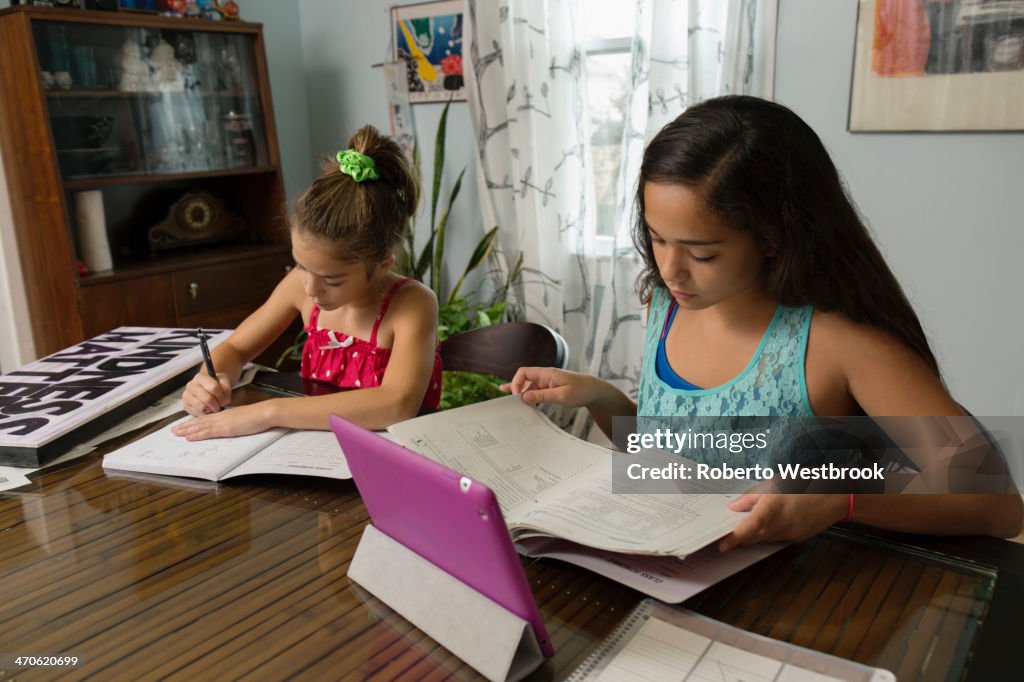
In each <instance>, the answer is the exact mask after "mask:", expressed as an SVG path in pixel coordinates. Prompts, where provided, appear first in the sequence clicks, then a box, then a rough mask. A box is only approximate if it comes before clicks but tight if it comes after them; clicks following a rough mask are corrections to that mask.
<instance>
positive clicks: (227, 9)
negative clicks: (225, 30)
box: [219, 0, 241, 21]
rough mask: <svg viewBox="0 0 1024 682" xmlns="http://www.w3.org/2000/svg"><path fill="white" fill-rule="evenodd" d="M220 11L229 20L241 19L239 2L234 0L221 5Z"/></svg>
mask: <svg viewBox="0 0 1024 682" xmlns="http://www.w3.org/2000/svg"><path fill="white" fill-rule="evenodd" d="M219 7H220V13H221V14H223V15H224V18H225V19H227V20H228V21H237V20H239V19H241V17H240V16H238V3H237V2H235V1H234V0H228V1H227V2H225V3H224V4H223V5H219Z"/></svg>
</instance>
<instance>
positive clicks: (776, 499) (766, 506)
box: [718, 493, 849, 552]
mask: <svg viewBox="0 0 1024 682" xmlns="http://www.w3.org/2000/svg"><path fill="white" fill-rule="evenodd" d="M848 502H849V495H809V494H808V495H771V494H762V493H746V494H745V495H742V496H740V497H739V498H737V499H735V500H733V501H732V502H730V503H729V509H732V510H733V511H748V512H750V514H749V516H747V517H746V518H745V519H743V520H742V521H740V523H739V525H738V526H736V529H735V530H734V531H733V532H732V533H729V535H726V536H725V537H724V538H722V539H721V540H719V541H718V549H719V550H720V551H722V552H725V551H728V550H730V549H732V548H733V547H736V546H737V545H753V544H755V543H758V542H780V541H786V542H798V541H800V540H806V539H807V538H809V537H811V536H812V535H817V534H818V533H820V532H821V531H823V530H825V529H826V528H828V527H829V526H831V525H832V524H833V523H837V522H839V521H842V520H843V519H844V518H846V513H847V509H848V506H847V505H848Z"/></svg>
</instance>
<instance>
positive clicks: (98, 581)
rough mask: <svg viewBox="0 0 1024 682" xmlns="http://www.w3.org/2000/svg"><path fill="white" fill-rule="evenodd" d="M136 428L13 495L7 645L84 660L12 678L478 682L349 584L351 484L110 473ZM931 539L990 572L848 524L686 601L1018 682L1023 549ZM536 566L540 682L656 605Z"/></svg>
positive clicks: (922, 666) (5, 586) (876, 659)
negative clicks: (548, 654)
mask: <svg viewBox="0 0 1024 682" xmlns="http://www.w3.org/2000/svg"><path fill="white" fill-rule="evenodd" d="M149 430H152V429H151V428H148V429H146V430H144V431H149ZM136 435H138V434H136ZM131 437H132V436H127V437H124V438H121V439H120V440H119V441H114V442H113V443H111V444H109V445H107V446H104V447H103V448H101V449H100V450H99V451H97V453H96V454H95V455H94V456H90V458H88V459H86V460H84V461H79V462H77V463H73V464H71V465H68V466H65V467H63V468H58V469H57V470H54V471H49V472H44V473H43V475H41V476H40V477H38V479H37V480H36V481H35V482H34V484H33V485H32V486H30V487H27V488H22V489H21V490H19V491H18V492H15V493H0V587H2V600H0V652H4V653H14V654H68V655H78V656H80V657H81V658H82V659H83V661H84V662H83V664H82V665H81V666H80V667H78V668H76V669H73V670H68V669H52V670H46V669H42V668H34V669H32V670H29V671H17V670H0V679H14V678H16V679H19V680H27V679H31V680H34V679H94V680H155V679H165V678H170V679H188V680H206V679H217V680H222V679H236V678H248V679H254V680H277V679H289V678H293V679H301V680H335V679H346V680H347V679H352V680H360V679H375V680H378V679H379V680H392V679H416V680H418V679H459V680H462V679H475V678H476V674H475V673H474V671H473V670H472V669H469V668H467V667H466V666H465V665H463V664H462V663H461V662H460V661H459V660H458V659H456V658H454V657H453V656H451V655H450V654H448V653H447V652H446V651H445V650H443V649H441V648H439V647H438V646H437V645H436V644H435V643H433V642H432V641H431V640H429V639H428V638H426V636H425V635H423V634H422V633H421V632H420V631H418V630H417V629H415V628H413V627H411V626H410V625H409V624H408V623H406V622H405V621H404V620H403V619H402V618H400V617H398V616H396V615H395V614H394V613H393V612H391V611H390V609H388V608H387V607H386V606H384V605H383V604H381V603H380V602H379V601H377V600H376V599H374V598H373V597H371V596H370V595H368V594H367V593H366V592H365V591H363V590H361V589H360V588H359V587H358V586H356V585H354V584H352V583H350V582H349V580H348V578H347V577H346V568H347V566H348V562H349V560H350V559H351V557H352V553H353V551H354V549H355V547H356V543H357V542H358V539H359V535H360V532H361V531H362V528H363V526H364V525H365V524H366V522H367V521H368V517H367V514H366V510H365V508H364V507H363V505H362V503H361V501H360V500H359V497H358V495H357V494H356V490H355V486H354V485H353V484H352V483H351V482H336V481H327V480H323V479H307V478H302V477H282V476H274V477H270V476H267V477H247V478H243V479H241V480H239V479H235V480H234V481H230V482H228V483H226V484H207V483H201V482H196V483H194V484H192V483H179V482H176V481H178V479H173V480H172V481H173V482H172V481H167V480H164V481H155V482H154V481H139V480H133V479H128V478H115V477H112V476H107V475H105V474H104V472H103V470H102V469H101V467H100V463H99V455H100V454H102V453H103V452H105V451H107V450H109V449H112V448H113V447H115V446H116V445H118V444H120V443H123V442H125V441H126V440H127V439H130V438H131ZM940 545H941V546H940ZM932 549H941V550H943V551H945V552H947V553H953V554H957V553H959V554H961V555H962V554H964V553H965V552H967V553H974V554H975V555H976V556H980V557H982V560H983V561H984V562H985V563H987V564H988V565H989V566H991V567H993V568H989V567H987V566H985V565H975V564H970V563H964V562H962V561H959V560H941V559H937V558H936V557H935V555H933V554H923V553H919V550H905V548H904V547H903V546H902V545H894V544H890V543H888V542H886V541H880V540H877V539H873V538H866V539H865V538H863V537H861V536H857V535H850V534H846V533H843V532H838V533H831V534H828V535H824V536H821V537H820V538H818V539H816V540H812V541H810V542H808V543H802V544H800V545H796V546H793V547H790V548H787V549H786V550H783V551H782V552H780V553H778V554H776V555H774V556H773V557H770V558H769V559H768V560H766V561H764V562H762V563H761V564H759V565H757V566H753V567H751V568H750V569H748V570H746V571H744V572H742V573H740V574H738V575H736V576H733V577H732V578H730V579H728V580H726V581H723V582H722V583H719V584H718V585H716V586H715V587H713V588H712V589H710V590H707V591H705V592H704V593H702V594H701V595H698V596H697V597H695V598H694V599H692V600H690V602H688V603H687V606H689V607H690V608H693V609H695V610H698V611H700V612H703V613H706V614H708V615H711V616H713V617H715V618H718V619H720V620H723V621H726V622H729V623H733V624H737V625H740V626H742V627H746V628H748V629H751V630H753V631H755V632H761V633H764V634H770V635H772V636H774V637H778V638H780V639H785V640H789V641H795V642H797V643H800V644H803V645H805V646H810V647H813V648H816V649H820V650H823V651H830V652H833V653H836V654H839V655H843V656H846V657H848V658H854V659H856V660H860V661H863V662H867V663H873V664H880V665H885V666H886V667H888V668H890V669H892V670H900V671H901V672H902V673H904V674H903V675H901V676H900V679H901V680H904V679H918V678H919V673H920V672H921V671H922V670H924V674H923V675H920V679H947V674H946V673H948V672H949V670H953V671H954V673H953V675H954V676H953V677H952V679H959V678H960V673H959V672H958V670H959V668H957V667H956V666H960V668H962V667H963V664H964V663H966V665H967V669H968V673H967V676H968V679H986V680H988V679H1013V678H1012V677H1010V678H1001V677H1000V676H998V674H997V673H999V672H1002V673H1004V674H1005V673H1007V672H1008V669H1007V668H1006V665H1008V664H1011V663H1014V661H1015V660H1016V656H1015V654H1016V653H1017V652H1016V651H1015V650H1014V648H1015V647H1016V646H1017V645H1016V641H1017V635H1015V634H1014V633H1015V631H1016V628H1015V627H1012V626H1013V624H1014V621H1013V619H1014V618H1016V617H1017V616H1019V615H1020V609H1021V607H1022V606H1024V604H1022V603H1021V601H1020V595H1021V594H1022V592H1021V584H1022V582H1024V577H1022V570H1024V569H1022V567H1024V548H1021V547H1019V546H1017V545H1012V544H1011V543H1005V542H996V541H990V540H945V541H938V543H937V544H936V545H935V546H933V547H932ZM986 552H987V553H986ZM525 565H526V570H527V574H528V576H529V579H530V582H531V584H532V585H533V588H534V593H535V595H536V597H537V601H538V603H539V604H540V607H541V610H542V612H543V614H544V618H545V621H546V623H547V626H548V629H549V631H550V633H551V636H552V640H553V643H554V647H555V650H556V652H557V653H556V655H555V657H554V658H553V659H551V660H550V661H548V662H547V663H546V664H545V665H544V667H543V668H541V669H540V670H539V671H538V672H537V673H535V674H534V675H533V676H532V677H531V679H534V680H547V679H562V678H563V677H564V676H565V675H566V674H568V673H569V672H570V671H572V670H573V669H574V668H575V667H576V666H577V665H579V664H580V663H581V662H582V661H583V659H584V658H585V657H586V655H587V654H588V653H589V652H590V651H591V650H592V649H593V648H594V647H595V646H596V644H597V643H598V642H599V641H600V640H601V639H603V638H604V637H605V636H606V635H608V634H609V633H610V632H611V630H612V629H613V628H614V627H615V625H616V624H617V623H618V622H620V620H621V619H622V618H623V617H624V616H625V615H626V613H628V611H629V610H630V609H631V608H632V607H633V606H634V605H635V604H636V603H637V602H638V601H639V599H640V598H641V595H639V594H637V593H636V592H633V591H632V590H629V589H626V588H624V587H621V586H620V585H618V584H616V583H612V582H610V581H608V580H605V579H604V578H600V577H598V576H595V575H593V574H590V573H588V572H586V571H583V570H581V569H577V568H575V567H572V566H568V565H565V564H561V563H557V562H550V561H543V560H542V561H533V562H527V563H526V564H525ZM998 566H1002V568H999V569H998V572H997V570H996V567H998ZM979 623H981V625H980V627H979ZM1008 626H1009V627H1008ZM976 634H977V636H976ZM1011 655H1013V658H1009V657H1010V656H1011ZM1004 656H1006V657H1008V658H1006V660H1002V658H1003V657H1004ZM1014 668H1016V666H1015V665H1014ZM993 675H996V676H993ZM1016 679H1019V678H1016Z"/></svg>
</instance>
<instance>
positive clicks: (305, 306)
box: [174, 126, 441, 440]
mask: <svg viewBox="0 0 1024 682" xmlns="http://www.w3.org/2000/svg"><path fill="white" fill-rule="evenodd" d="M417 201H418V188H417V184H416V180H415V178H414V176H413V175H412V173H411V171H410V169H409V166H408V164H407V163H406V161H405V157H404V156H403V155H402V151H401V149H400V148H399V146H398V145H397V144H396V143H395V142H394V141H393V140H391V139H390V138H387V137H385V136H382V135H381V134H380V133H379V132H378V131H377V130H376V129H375V128H373V127H372V126H366V127H364V128H362V129H361V130H359V131H358V132H356V134H355V135H353V136H352V139H351V140H350V141H349V149H347V150H345V151H343V152H339V153H338V156H337V161H331V162H328V163H326V164H325V165H324V169H323V173H322V174H321V176H320V177H319V178H317V179H316V180H315V181H314V182H313V184H312V185H311V186H310V187H309V189H307V190H306V192H305V193H304V194H303V195H302V196H301V197H299V199H298V200H297V202H296V205H295V209H294V212H293V217H292V227H291V241H292V257H293V258H294V259H295V267H294V268H293V269H292V270H291V271H290V272H289V273H288V274H287V275H285V277H284V279H283V280H281V283H280V284H278V285H277V287H276V288H275V289H274V292H273V293H272V294H271V295H270V298H269V299H268V300H267V302H266V303H264V304H263V305H262V306H260V308H259V309H258V310H256V312H254V313H253V314H252V315H250V316H249V317H248V318H246V320H245V321H244V322H242V324H241V325H239V327H238V329H236V330H235V331H234V332H233V333H232V334H231V336H230V337H228V339H227V340H226V341H224V342H223V343H222V344H220V345H219V346H218V347H217V348H216V349H215V350H214V351H213V364H214V368H215V369H216V370H217V376H216V377H212V376H210V375H209V374H208V373H207V372H206V370H205V369H201V370H200V372H199V373H198V374H197V375H196V376H195V377H194V378H193V379H192V380H191V381H190V382H189V383H188V385H187V386H186V387H185V392H184V394H183V395H182V403H183V405H184V408H185V410H186V411H187V412H188V413H189V414H192V415H194V416H195V417H196V418H195V419H191V420H189V421H186V422H183V423H182V424H179V425H178V426H176V427H175V428H174V433H176V434H177V435H179V436H185V437H186V438H188V439H189V440H201V439H204V438H216V437H223V436H239V435H244V434H249V433H256V432H259V431H264V430H266V429H269V428H272V427H275V426H282V427H288V428H299V429H326V428H327V416H328V415H329V414H331V413H332V412H336V413H338V414H340V415H342V416H344V417H346V418H347V419H350V420H352V421H354V422H356V423H358V424H360V425H362V426H365V427H367V428H371V429H379V428H383V427H385V426H388V425H389V424H392V423H394V422H397V421H401V420H403V419H408V418H410V417H413V416H415V415H416V413H417V411H418V410H419V409H420V407H421V406H422V407H429V408H436V407H437V406H438V402H439V399H440V395H441V359H440V356H439V355H438V354H437V299H436V297H435V296H434V293H433V292H432V291H431V290H430V289H428V288H427V287H425V286H423V285H422V284H420V283H419V282H416V281H415V280H411V279H410V278H405V277H401V276H399V275H398V274H396V273H394V272H392V266H393V265H394V262H395V255H394V254H395V251H396V249H397V248H399V246H400V244H401V241H402V237H403V234H404V230H405V226H406V224H407V221H408V219H409V218H410V217H411V216H412V215H413V214H414V212H415V210H416V204H417ZM296 315H301V316H302V320H303V322H304V325H305V328H306V331H307V332H308V333H309V336H308V338H307V339H306V343H305V346H304V347H303V350H302V376H303V377H306V378H311V379H316V380H318V381H324V382H329V383H333V384H336V385H337V386H341V387H343V388H350V389H360V390H358V391H345V392H341V393H337V394H334V395H327V396H316V397H305V398H278V399H273V400H265V401H263V402H260V403H257V404H254V405H245V406H242V407H235V408H232V409H228V410H224V409H222V408H224V407H225V406H227V405H228V404H229V403H230V402H231V386H232V384H233V383H234V382H235V381H237V380H238V377H239V375H240V374H241V370H242V366H243V365H244V364H245V363H246V362H248V361H249V360H251V359H253V358H254V357H256V356H257V355H259V354H260V353H261V352H262V351H263V350H264V349H266V348H267V347H268V346H269V345H270V344H271V343H272V342H273V341H274V340H275V339H276V338H277V337H278V336H280V335H281V334H282V333H283V332H284V331H285V329H286V328H287V327H288V325H289V324H291V322H292V320H294V319H295V316H296Z"/></svg>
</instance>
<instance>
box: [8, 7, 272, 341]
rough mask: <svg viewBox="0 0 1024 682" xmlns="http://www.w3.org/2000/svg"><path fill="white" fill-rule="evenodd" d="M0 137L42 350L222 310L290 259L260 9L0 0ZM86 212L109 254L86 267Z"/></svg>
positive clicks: (218, 317)
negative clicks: (149, 9)
mask: <svg viewBox="0 0 1024 682" xmlns="http://www.w3.org/2000/svg"><path fill="white" fill-rule="evenodd" d="M0 147H2V151H3V155H4V157H3V158H4V168H5V173H6V177H7V182H8V191H9V195H10V199H11V205H12V206H11V207H12V213H13V217H14V233H15V238H16V242H17V248H18V252H19V257H20V262H21V267H22V273H23V276H24V280H25V294H26V298H27V300H28V305H29V309H30V312H31V323H32V335H33V340H34V342H35V349H36V353H37V354H38V355H47V354H50V353H52V352H55V351H57V350H60V349H61V348H65V347H67V346H70V345H72V344H75V343H78V342H80V341H82V340H83V339H85V338H88V337H90V336H94V335H96V334H99V333H101V332H103V331H106V330H108V329H111V328H113V327H116V326H119V325H147V326H160V327H171V326H189V327H191V326H205V327H230V326H234V325H236V324H238V322H240V321H241V320H242V319H243V318H244V317H245V316H246V315H247V314H248V313H250V312H252V310H254V309H255V308H256V307H257V306H258V305H259V304H260V303H262V302H263V301H264V300H265V299H266V297H267V296H268V295H269V294H270V292H271V290H272V289H273V287H274V286H275V285H276V284H277V282H278V281H280V279H281V277H282V276H283V275H284V274H285V272H287V268H288V267H289V266H290V263H291V259H290V255H289V249H288V243H287V242H288V233H287V220H286V208H285V197H284V189H283V183H282V178H281V170H280V158H279V151H278V146H277V137H276V131H275V127H274V115H273V109H272V105H271V98H270V87H269V83H268V79H267V67H266V61H265V57H264V49H263V35H262V29H261V26H260V25H259V24H248V23H243V22H223V21H208V20H200V19H184V18H177V17H161V16H156V15H147V14H137V13H126V12H99V11H83V10H61V9H54V8H46V7H32V6H27V7H26V6H18V7H12V8H9V9H6V10H0ZM97 192H98V193H99V198H100V201H99V203H100V204H102V211H100V212H99V213H98V215H99V216H100V218H99V220H98V221H97V219H96V215H97V212H96V211H95V210H93V211H92V212H91V213H90V214H89V215H88V216H87V217H83V218H82V220H81V221H80V220H79V215H84V214H82V212H81V211H80V210H79V209H80V207H81V206H82V205H84V202H83V195H81V193H92V196H91V198H92V199H95V198H96V196H97V195H96V194H95V193H97ZM197 196H198V197H203V200H202V201H199V202H191V201H186V202H185V203H184V204H183V203H182V202H183V200H191V199H193V198H194V197H197ZM86 222H88V223H90V224H89V225H85V224H80V223H86ZM97 223H98V224H99V225H100V232H99V234H100V235H101V236H103V237H105V239H106V243H107V245H108V246H109V259H108V260H107V262H108V263H110V264H111V265H112V268H110V269H106V268H105V269H103V270H100V271H95V272H84V273H83V272H82V271H81V264H82V263H83V261H85V260H88V258H87V256H90V255H93V254H95V250H91V249H89V244H91V243H94V242H95V239H94V238H95V236H96V235H97V231H96V225H97ZM158 226H160V227H161V228H167V227H168V226H169V227H170V229H169V230H167V229H162V231H157V230H154V229H153V228H156V227H158ZM87 228H88V229H87ZM168 234H170V236H168ZM90 235H91V236H90ZM100 241H101V242H102V240H100ZM93 261H94V262H97V261H96V259H95V257H93Z"/></svg>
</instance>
